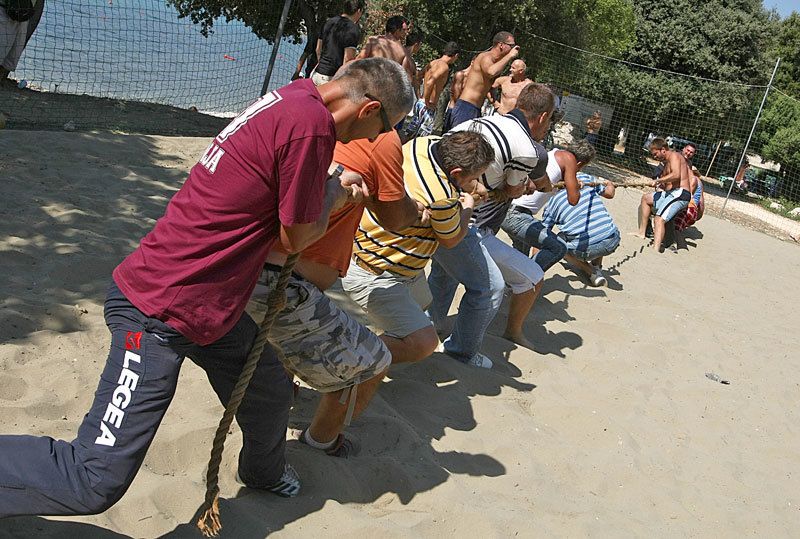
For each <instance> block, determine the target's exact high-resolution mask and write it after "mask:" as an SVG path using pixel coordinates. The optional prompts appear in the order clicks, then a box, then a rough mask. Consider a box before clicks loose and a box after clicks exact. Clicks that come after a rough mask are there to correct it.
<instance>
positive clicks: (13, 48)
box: [0, 8, 28, 71]
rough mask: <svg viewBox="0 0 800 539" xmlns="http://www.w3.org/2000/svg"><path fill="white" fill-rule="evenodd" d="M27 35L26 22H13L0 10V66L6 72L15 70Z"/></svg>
mask: <svg viewBox="0 0 800 539" xmlns="http://www.w3.org/2000/svg"><path fill="white" fill-rule="evenodd" d="M27 34H28V21H25V22H19V21H15V20H13V19H11V18H10V17H9V16H8V15H6V12H5V10H4V9H3V8H0V66H2V67H4V68H5V69H7V70H8V71H14V70H15V69H16V68H17V62H19V58H20V56H22V51H23V50H24V49H25V36H27Z"/></svg>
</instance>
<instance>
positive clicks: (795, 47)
mask: <svg viewBox="0 0 800 539" xmlns="http://www.w3.org/2000/svg"><path fill="white" fill-rule="evenodd" d="M767 56H768V57H769V58H770V60H771V61H772V62H774V61H775V60H776V59H777V58H780V59H781V63H780V66H779V68H778V71H777V73H776V74H775V81H774V88H775V89H773V90H772V91H771V93H770V97H769V100H768V102H767V105H766V107H765V108H764V112H763V114H762V116H761V120H760V121H759V124H758V131H757V132H756V136H755V138H754V141H753V149H754V150H755V151H758V152H759V153H761V154H762V155H763V157H765V158H766V159H770V160H772V161H775V162H778V163H780V164H781V165H782V167H783V169H784V171H792V172H793V173H795V174H797V173H800V15H798V14H797V13H792V14H791V15H790V16H789V17H787V18H786V19H784V20H783V21H781V22H780V26H779V30H778V31H777V32H775V39H774V41H773V43H772V47H771V49H770V50H769V52H768V55H767Z"/></svg>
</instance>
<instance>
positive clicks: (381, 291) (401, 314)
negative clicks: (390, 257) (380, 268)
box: [342, 264, 433, 339]
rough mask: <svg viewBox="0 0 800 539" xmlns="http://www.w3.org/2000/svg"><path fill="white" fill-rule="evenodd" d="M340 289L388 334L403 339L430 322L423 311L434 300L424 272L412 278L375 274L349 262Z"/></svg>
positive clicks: (387, 273)
mask: <svg viewBox="0 0 800 539" xmlns="http://www.w3.org/2000/svg"><path fill="white" fill-rule="evenodd" d="M342 288H343V289H344V291H345V292H347V294H348V295H349V296H350V298H351V299H352V300H353V301H355V302H356V303H358V304H359V305H360V306H361V308H362V309H364V311H365V312H366V313H367V315H368V316H369V319H370V321H371V322H372V323H373V324H375V325H376V326H378V327H380V328H381V329H383V331H384V332H385V333H386V334H387V335H389V336H390V337H397V338H399V339H402V338H403V337H407V336H408V335H411V334H412V333H414V332H415V331H419V330H420V329H424V328H426V327H429V326H432V325H433V324H432V323H431V320H430V318H428V315H426V314H425V312H424V310H425V309H427V308H428V305H430V303H431V301H432V299H433V298H432V296H431V291H430V289H429V288H428V282H427V281H426V280H425V273H424V272H419V273H418V274H417V275H416V276H415V277H405V276H402V275H395V274H394V273H390V272H388V271H384V272H383V273H381V274H380V275H375V274H373V273H370V272H368V271H367V270H365V269H363V268H361V267H359V266H357V265H356V264H350V268H349V269H348V270H347V276H345V278H344V279H342Z"/></svg>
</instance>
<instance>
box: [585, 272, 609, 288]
mask: <svg viewBox="0 0 800 539" xmlns="http://www.w3.org/2000/svg"><path fill="white" fill-rule="evenodd" d="M589 280H590V281H592V286H605V285H606V278H605V277H603V270H602V269H600V268H595V270H594V273H592V276H591V277H590V279H589Z"/></svg>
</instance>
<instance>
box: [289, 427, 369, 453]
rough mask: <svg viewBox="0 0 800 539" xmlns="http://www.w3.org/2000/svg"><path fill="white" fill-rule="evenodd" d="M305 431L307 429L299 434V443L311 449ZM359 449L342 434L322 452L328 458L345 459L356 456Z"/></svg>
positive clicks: (355, 443)
mask: <svg viewBox="0 0 800 539" xmlns="http://www.w3.org/2000/svg"><path fill="white" fill-rule="evenodd" d="M306 430H308V429H304V430H303V432H301V433H300V443H301V444H305V445H308V446H309V447H311V446H310V445H309V444H308V441H306ZM360 449H361V447H360V446H359V445H358V442H356V441H355V440H351V439H350V438H347V437H346V436H345V435H344V434H339V436H337V437H336V441H335V442H333V445H332V446H330V447H329V448H328V449H322V451H325V454H326V455H328V456H329V457H338V458H342V459H346V458H350V457H355V456H356V455H358V452H359V450H360Z"/></svg>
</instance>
